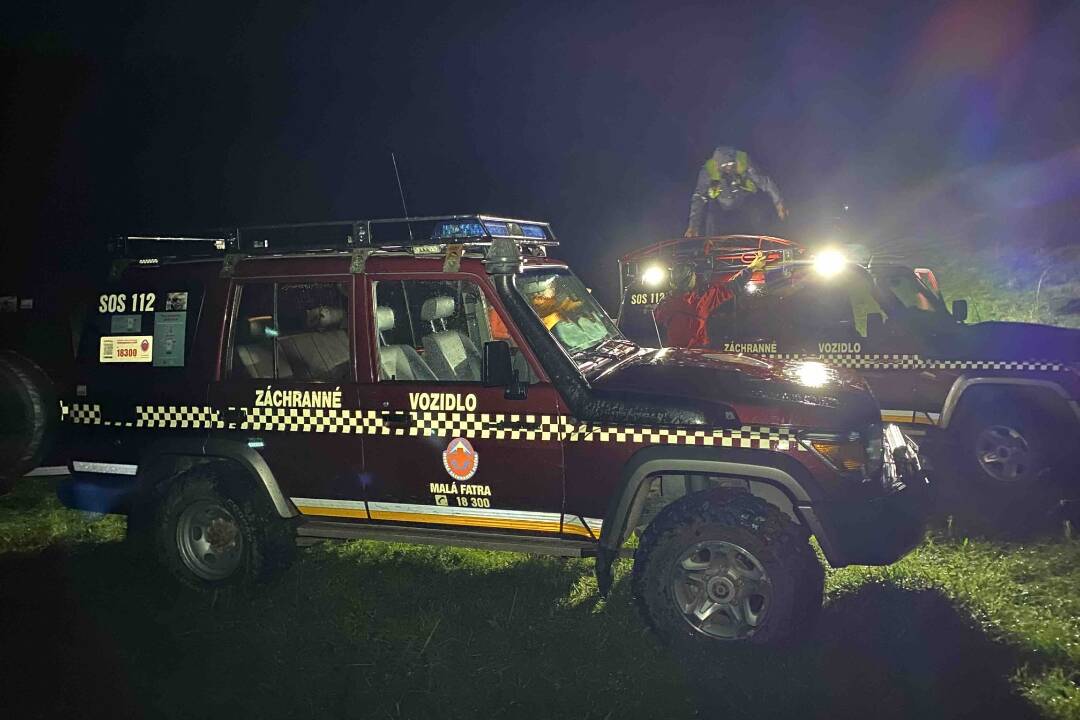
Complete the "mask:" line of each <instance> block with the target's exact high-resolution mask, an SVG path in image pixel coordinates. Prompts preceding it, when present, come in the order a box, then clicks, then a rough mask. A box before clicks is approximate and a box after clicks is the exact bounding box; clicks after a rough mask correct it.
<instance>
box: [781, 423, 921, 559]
mask: <svg viewBox="0 0 1080 720" xmlns="http://www.w3.org/2000/svg"><path fill="white" fill-rule="evenodd" d="M883 432H884V450H885V452H884V457H885V463H884V466H883V467H882V471H881V473H882V474H881V478H880V480H881V484H882V487H883V488H884V494H879V495H877V496H876V497H870V498H862V499H858V500H846V499H845V500H833V501H826V502H820V503H815V504H814V505H808V506H800V507H798V508H797V511H798V513H799V515H800V516H801V518H802V520H803V521H804V522H805V523H806V525H807V526H808V527H809V528H810V530H811V532H813V534H814V535H815V536H816V537H817V539H818V544H819V545H821V549H822V551H823V552H824V553H825V557H826V559H828V561H829V564H830V565H832V566H833V567H843V566H845V565H888V564H890V563H893V562H896V561H897V560H899V559H900V558H902V557H903V556H904V555H906V554H907V553H908V552H910V551H911V549H912V548H914V547H915V546H916V545H918V544H919V542H920V541H921V540H922V538H923V534H924V532H925V529H926V518H927V516H928V514H929V511H930V506H931V499H932V498H931V487H930V483H929V480H928V479H927V477H926V472H925V470H924V467H923V462H922V459H921V458H920V456H919V446H918V445H916V444H915V443H914V442H913V441H912V440H911V439H910V438H908V437H907V436H905V435H904V434H903V433H902V432H901V431H900V430H899V428H897V427H896V426H895V425H887V426H886V427H885V429H884V431H883Z"/></svg>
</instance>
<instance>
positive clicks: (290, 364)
mask: <svg viewBox="0 0 1080 720" xmlns="http://www.w3.org/2000/svg"><path fill="white" fill-rule="evenodd" d="M348 296H349V293H348V288H347V287H346V286H345V284H344V283H248V284H246V285H244V286H243V287H242V288H241V290H240V305H239V307H238V309H237V314H236V320H235V321H234V323H233V364H232V377H239V378H260V379H275V378H276V379H289V380H306V381H318V382H342V381H345V380H348V379H349V378H350V377H351V376H352V351H351V345H350V342H349V314H348V312H349V311H348V308H349V302H348Z"/></svg>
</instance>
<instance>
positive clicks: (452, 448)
mask: <svg viewBox="0 0 1080 720" xmlns="http://www.w3.org/2000/svg"><path fill="white" fill-rule="evenodd" d="M442 461H443V467H444V468H446V472H447V474H448V475H449V476H450V477H452V478H453V479H454V480H457V481H458V482H464V481H465V480H468V479H469V478H471V477H472V476H473V475H475V474H476V469H477V468H478V467H480V453H478V452H476V450H474V449H473V446H472V445H470V444H469V441H468V440H466V439H465V438H454V439H453V440H451V441H450V444H449V445H447V446H446V449H445V450H443V454H442Z"/></svg>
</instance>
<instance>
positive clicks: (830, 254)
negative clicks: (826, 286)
mask: <svg viewBox="0 0 1080 720" xmlns="http://www.w3.org/2000/svg"><path fill="white" fill-rule="evenodd" d="M845 265H847V257H846V256H845V255H844V253H842V252H840V251H839V250H835V249H828V250H822V251H821V252H819V253H818V254H817V255H815V256H814V270H815V271H817V273H818V274H819V275H821V276H822V277H825V278H831V277H834V276H836V275H837V274H838V273H839V272H840V271H841V270H843V269H844V266H845Z"/></svg>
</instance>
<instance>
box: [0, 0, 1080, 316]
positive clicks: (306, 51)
mask: <svg viewBox="0 0 1080 720" xmlns="http://www.w3.org/2000/svg"><path fill="white" fill-rule="evenodd" d="M159 5H160V7H159V6H158V5H155V6H153V7H152V8H146V7H143V6H142V5H141V4H138V3H124V2H108V3H88V2H77V3H76V2H72V3H55V2H40V3H6V4H5V8H4V10H2V11H0V57H2V82H3V92H4V103H3V120H2V141H0V142H2V156H0V166H2V169H0V177H2V191H3V192H2V198H3V199H2V203H3V205H2V219H3V232H4V238H5V246H6V248H7V249H8V253H9V256H10V254H11V250H12V249H14V250H15V255H16V256H25V255H26V253H25V252H22V251H20V250H19V249H18V248H21V247H26V246H27V244H32V245H33V246H35V247H36V248H37V249H38V251H39V252H37V255H38V256H39V257H38V260H41V259H44V260H47V261H49V262H52V263H54V264H56V263H60V264H66V265H68V266H80V265H82V264H83V263H84V262H85V260H86V259H87V258H89V257H90V256H91V255H92V254H93V253H94V252H96V251H97V249H98V248H99V247H100V246H101V243H102V242H103V239H104V238H105V237H106V236H108V235H110V234H117V233H124V232H136V231H146V230H153V231H164V232H175V231H181V230H192V229H198V228H204V227H216V226H227V225H236V224H248V223H268V222H290V221H306V220H322V219H342V218H364V217H386V216H399V215H401V214H402V212H401V206H400V200H399V197H398V191H397V186H396V184H395V181H394V175H393V166H392V165H391V160H390V152H391V151H393V152H396V153H397V158H398V164H399V166H400V169H401V175H402V180H403V182H404V185H405V193H406V198H407V201H408V204H409V210H410V211H411V212H412V213H413V214H415V215H418V214H434V213H447V212H467V211H474V210H478V211H486V212H491V213H499V214H510V215H514V216H525V217H533V216H535V217H537V218H541V219H547V220H550V221H551V222H552V223H554V225H555V229H556V231H557V232H558V233H559V234H560V236H561V238H562V239H563V241H564V243H565V244H564V247H563V248H561V249H560V251H559V253H558V254H559V255H560V256H562V257H565V258H566V259H568V260H570V261H571V262H572V263H573V264H574V266H575V267H576V268H577V269H578V271H579V274H581V275H583V276H584V278H585V279H586V281H587V282H589V283H590V284H593V285H595V286H597V287H598V289H599V290H600V291H601V297H602V298H604V299H606V300H610V299H611V298H610V297H605V295H606V292H607V289H608V288H609V286H610V283H611V282H614V280H615V270H614V268H615V266H614V259H615V257H616V256H617V255H618V254H619V253H620V252H621V251H624V250H627V249H629V248H631V247H634V246H636V245H641V244H644V243H646V242H649V241H651V240H654V239H657V238H658V237H660V236H670V235H677V234H681V232H682V230H683V229H684V228H685V222H686V218H685V215H686V209H687V204H688V200H689V193H690V191H691V189H692V187H693V183H694V179H695V177H696V173H697V169H698V167H699V166H700V164H701V162H702V161H703V160H704V159H705V157H706V156H707V154H708V153H709V152H710V151H711V149H712V148H713V147H714V146H715V145H716V144H720V143H723V144H733V145H737V146H740V147H743V148H745V149H747V150H748V151H749V152H750V154H751V156H752V157H754V158H755V159H756V160H757V162H758V163H759V164H760V165H761V166H763V168H764V169H765V170H766V171H767V172H768V173H769V174H770V175H772V176H773V177H774V179H775V180H776V181H777V182H778V183H779V185H780V188H781V190H782V192H783V193H784V195H785V198H786V200H787V204H788V205H789V207H790V208H791V209H792V215H793V221H794V222H795V224H796V228H794V229H793V233H796V232H803V233H805V234H806V235H807V237H809V236H810V235H811V234H813V233H814V232H818V231H819V227H820V226H821V224H822V223H823V222H824V221H825V220H826V219H827V218H828V217H830V216H831V215H833V214H835V211H836V210H837V209H838V208H839V207H841V206H842V205H844V204H847V205H849V206H850V207H851V208H852V211H851V212H852V217H856V218H858V222H859V224H860V225H859V226H860V227H861V228H862V230H863V231H864V232H866V233H867V234H868V235H870V236H872V237H873V238H875V239H876V240H877V241H887V240H889V239H890V238H895V237H900V236H904V235H911V234H913V233H923V234H929V235H933V236H940V237H942V238H955V237H956V236H958V235H964V236H967V237H969V238H970V236H972V235H973V234H978V233H984V232H991V231H993V232H998V233H1002V232H1014V231H1016V229H1017V228H1031V227H1036V228H1037V232H1038V233H1039V234H1041V235H1042V236H1048V237H1049V236H1053V237H1057V238H1060V237H1065V236H1066V235H1067V234H1068V232H1069V230H1070V229H1071V227H1072V226H1074V225H1075V223H1076V221H1077V220H1080V211H1078V210H1077V207H1078V203H1077V198H1078V197H1080V138H1078V135H1080V132H1078V131H1080V3H1076V2H1072V3H1035V2H1030V1H1026V0H1015V1H1001V2H999V1H997V0H951V1H949V2H942V3H921V4H920V3H912V2H897V3H890V4H882V3H862V4H859V3H852V2H843V3H835V4H821V7H815V6H811V5H807V4H795V3H790V4H789V3H784V4H776V5H774V4H770V3H764V2H755V3H719V2H702V3H675V2H671V3H661V2H655V3H633V2H600V3H587V4H586V3H552V2H534V3H529V4H520V5H518V6H517V7H516V8H515V9H511V8H513V7H514V5H513V4H511V3H503V4H492V5H490V6H488V7H484V6H482V5H480V4H478V3H442V4H433V5H421V4H413V3H384V4H374V3H371V4H364V5H362V6H361V4H359V3H337V4H319V5H312V6H306V7H303V8H296V7H292V4H291V3H263V4H262V5H261V6H259V7H252V6H243V7H242V6H241V5H240V4H235V5H234V4H232V3H214V4H213V5H211V6H208V7H201V6H197V5H196V4H192V3H160V4H159ZM1033 222H1034V223H1035V224H1034V225H1033V224H1032V223H1033ZM1063 233H1064V234H1063ZM935 234H936V235H935ZM1029 234H1030V233H1029ZM1071 241H1072V242H1075V241H1076V235H1075V232H1072V235H1071ZM58 251H59V252H58Z"/></svg>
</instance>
